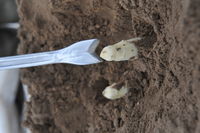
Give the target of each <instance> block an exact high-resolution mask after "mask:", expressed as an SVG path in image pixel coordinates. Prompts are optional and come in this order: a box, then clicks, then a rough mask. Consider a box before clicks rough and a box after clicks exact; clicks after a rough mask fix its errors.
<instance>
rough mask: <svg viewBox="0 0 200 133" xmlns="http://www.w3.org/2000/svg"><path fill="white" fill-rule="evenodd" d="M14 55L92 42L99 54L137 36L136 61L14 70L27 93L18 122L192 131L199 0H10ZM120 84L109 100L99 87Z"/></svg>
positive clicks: (197, 115) (197, 98) (41, 129)
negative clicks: (15, 22)
mask: <svg viewBox="0 0 200 133" xmlns="http://www.w3.org/2000/svg"><path fill="white" fill-rule="evenodd" d="M17 3H18V8H19V15H20V18H21V20H20V23H21V28H20V31H19V37H20V40H21V42H20V46H19V53H20V54H24V53H34V52H40V51H48V50H56V49H59V48H63V47H66V46H68V45H69V44H72V43H73V42H76V41H79V40H85V39H90V38H98V39H100V40H101V43H100V46H99V47H98V49H97V51H98V53H99V52H100V50H101V49H102V48H103V47H104V46H106V45H110V44H114V43H116V42H119V41H121V40H126V39H130V38H133V37H142V38H143V40H142V41H140V42H138V43H137V44H136V45H137V47H138V49H139V58H138V59H137V60H130V61H124V62H103V63H100V64H95V65H90V66H74V65H69V64H55V65H47V66H41V67H33V68H28V69H23V70H22V80H23V82H24V83H25V84H27V85H28V86H29V91H30V93H31V95H32V98H31V101H30V102H29V103H27V107H28V110H27V118H26V120H25V122H24V124H25V125H26V126H28V127H29V128H30V129H31V130H32V131H33V133H189V132H190V133H195V132H196V133H197V132H200V88H199V87H200V38H199V37H200V8H199V7H200V1H199V0H52V1H49V0H17ZM114 82H117V83H118V82H127V83H128V85H129V86H130V88H131V89H130V91H129V93H128V94H127V95H126V96H125V97H123V98H121V99H119V100H114V101H110V100H107V99H105V98H104V97H103V96H102V94H101V93H102V90H103V89H104V88H105V87H106V86H108V85H110V84H112V83H114Z"/></svg>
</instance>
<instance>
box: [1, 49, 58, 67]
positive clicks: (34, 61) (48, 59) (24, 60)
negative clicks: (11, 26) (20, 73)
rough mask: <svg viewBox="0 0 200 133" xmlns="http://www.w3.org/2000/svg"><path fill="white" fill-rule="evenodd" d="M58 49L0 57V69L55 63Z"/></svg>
mask: <svg viewBox="0 0 200 133" xmlns="http://www.w3.org/2000/svg"><path fill="white" fill-rule="evenodd" d="M57 52H58V51H50V52H41V53H34V54H25V55H17V56H9V57H1V58H0V70H3V69H14V68H25V67H32V66H40V65H46V64H53V63H55V58H56V55H57Z"/></svg>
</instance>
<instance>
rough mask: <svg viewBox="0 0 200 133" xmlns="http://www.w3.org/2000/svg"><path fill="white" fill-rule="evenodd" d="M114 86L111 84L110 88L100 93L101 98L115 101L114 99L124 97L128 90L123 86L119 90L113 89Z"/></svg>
mask: <svg viewBox="0 0 200 133" xmlns="http://www.w3.org/2000/svg"><path fill="white" fill-rule="evenodd" d="M115 85H116V83H114V84H112V85H111V86H108V87H106V88H105V89H104V91H103V92H102V94H103V96H104V97H106V98H107V99H110V100H115V99H119V98H121V97H123V96H125V94H126V93H127V92H128V90H129V89H128V88H127V87H125V86H122V87H121V88H120V89H117V88H114V86H115Z"/></svg>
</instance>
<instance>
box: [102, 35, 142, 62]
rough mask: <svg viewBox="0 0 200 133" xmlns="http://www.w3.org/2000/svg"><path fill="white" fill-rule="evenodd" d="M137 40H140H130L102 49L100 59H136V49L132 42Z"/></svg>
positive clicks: (137, 39)
mask: <svg viewBox="0 0 200 133" xmlns="http://www.w3.org/2000/svg"><path fill="white" fill-rule="evenodd" d="M139 40H141V38H132V39H129V40H122V41H120V42H118V43H116V44H113V45H109V46H107V47H104V48H103V50H102V51H101V53H100V57H101V58H103V59H104V60H106V61H125V60H129V59H130V58H132V57H137V56H138V49H137V47H136V46H135V44H134V43H133V42H134V41H139Z"/></svg>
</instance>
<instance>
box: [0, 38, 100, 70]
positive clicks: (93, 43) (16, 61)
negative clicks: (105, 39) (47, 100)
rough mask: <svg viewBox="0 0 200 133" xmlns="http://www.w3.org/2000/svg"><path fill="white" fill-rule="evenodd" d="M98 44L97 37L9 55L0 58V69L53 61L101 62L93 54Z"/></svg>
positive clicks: (44, 63) (71, 62) (76, 63)
mask: <svg viewBox="0 0 200 133" xmlns="http://www.w3.org/2000/svg"><path fill="white" fill-rule="evenodd" d="M98 44H99V40H98V39H90V40H84V41H80V42H77V43H74V44H72V45H70V46H69V47H66V48H63V49H61V50H56V51H50V52H42V53H34V54H25V55H18V56H9V57H1V58H0V70H3V69H13V68H25V67H32V66H40V65H46V64H55V63H69V64H75V65H89V64H96V63H100V62H102V60H101V59H100V57H98V56H97V55H96V54H95V49H96V47H97V46H98Z"/></svg>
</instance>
